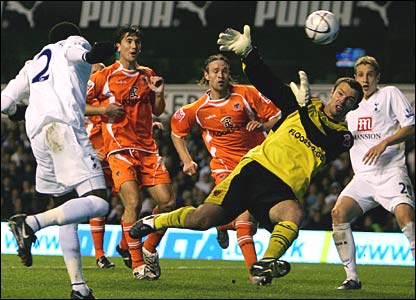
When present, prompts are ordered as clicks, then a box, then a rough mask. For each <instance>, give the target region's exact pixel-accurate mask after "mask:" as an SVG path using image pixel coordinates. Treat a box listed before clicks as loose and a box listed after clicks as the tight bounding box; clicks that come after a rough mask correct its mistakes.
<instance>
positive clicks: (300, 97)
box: [290, 71, 311, 107]
mask: <svg viewBox="0 0 416 300" xmlns="http://www.w3.org/2000/svg"><path fill="white" fill-rule="evenodd" d="M299 79H300V88H298V87H297V85H296V83H294V82H293V81H292V82H291V83H290V88H291V89H292V92H293V94H295V97H296V100H297V101H298V104H299V106H300V107H304V106H306V105H308V104H309V102H310V101H311V90H310V87H309V81H308V75H306V73H305V72H304V71H299Z"/></svg>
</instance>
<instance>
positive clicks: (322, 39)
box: [305, 10, 339, 45]
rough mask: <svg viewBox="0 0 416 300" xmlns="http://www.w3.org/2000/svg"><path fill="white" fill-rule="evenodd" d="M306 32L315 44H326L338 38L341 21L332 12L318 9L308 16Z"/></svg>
mask: <svg viewBox="0 0 416 300" xmlns="http://www.w3.org/2000/svg"><path fill="white" fill-rule="evenodd" d="M305 32H306V35H307V36H308V38H309V39H310V40H311V41H312V42H314V43H315V44H320V45H326V44H329V43H331V42H333V41H334V40H335V39H336V38H337V36H338V32H339V23H338V20H337V18H336V17H335V15H334V14H333V13H332V12H330V11H327V10H317V11H314V12H313V13H311V14H310V15H309V16H308V17H307V18H306V21H305Z"/></svg>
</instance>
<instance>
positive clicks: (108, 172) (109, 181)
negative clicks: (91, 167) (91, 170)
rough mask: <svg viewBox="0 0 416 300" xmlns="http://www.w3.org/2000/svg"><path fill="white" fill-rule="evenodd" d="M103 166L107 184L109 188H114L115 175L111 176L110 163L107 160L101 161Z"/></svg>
mask: <svg viewBox="0 0 416 300" xmlns="http://www.w3.org/2000/svg"><path fill="white" fill-rule="evenodd" d="M101 168H102V169H103V173H104V179H105V185H106V186H107V187H109V188H112V187H113V185H114V182H113V177H112V176H111V169H110V165H109V164H108V161H107V160H102V161H101Z"/></svg>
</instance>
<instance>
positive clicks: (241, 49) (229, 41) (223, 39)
mask: <svg viewBox="0 0 416 300" xmlns="http://www.w3.org/2000/svg"><path fill="white" fill-rule="evenodd" d="M217 44H218V45H220V51H232V52H234V53H235V54H237V55H240V56H243V57H246V56H247V54H248V53H249V52H250V51H251V49H252V48H253V47H252V46H251V37H250V26H248V25H244V34H241V33H240V32H238V31H237V30H235V29H232V28H227V29H226V30H225V31H224V32H221V33H220V34H219V36H218V40H217Z"/></svg>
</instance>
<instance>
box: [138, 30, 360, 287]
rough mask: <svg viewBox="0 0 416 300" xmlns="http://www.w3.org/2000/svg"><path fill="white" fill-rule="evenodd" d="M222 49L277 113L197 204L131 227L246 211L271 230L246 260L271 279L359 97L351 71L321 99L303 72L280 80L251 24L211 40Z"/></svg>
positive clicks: (345, 142) (283, 267)
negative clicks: (254, 256)
mask: <svg viewBox="0 0 416 300" xmlns="http://www.w3.org/2000/svg"><path fill="white" fill-rule="evenodd" d="M217 43H218V44H219V45H220V50H222V51H232V52H234V53H235V54H237V55H239V56H241V58H242V59H243V62H244V64H243V65H244V71H245V73H246V74H247V76H248V78H249V79H250V81H251V83H252V84H253V85H254V86H255V87H256V88H257V89H258V90H259V91H260V92H261V93H262V94H263V95H265V96H266V97H268V98H269V99H271V101H273V103H274V104H276V106H278V107H279V108H280V109H281V111H282V119H281V120H280V121H279V122H278V123H277V124H276V125H275V127H274V128H273V129H272V131H270V133H269V135H268V136H267V138H266V139H265V140H264V142H263V143H262V144H261V145H259V146H257V147H255V148H253V149H252V150H250V151H249V152H248V153H247V154H246V155H245V156H244V157H243V158H242V159H241V161H240V163H239V164H238V165H237V167H236V168H235V169H234V171H233V172H232V173H231V174H230V175H229V176H228V177H227V178H226V179H225V180H224V181H222V182H221V183H220V184H218V185H217V186H216V187H215V188H214V189H213V190H212V192H211V193H210V194H209V195H208V197H207V198H206V199H205V201H204V202H203V203H202V204H201V205H200V206H198V207H197V208H194V207H191V206H186V207H182V208H180V209H177V210H175V211H172V212H169V213H164V214H159V215H152V216H148V217H146V218H143V219H141V220H139V221H137V222H136V224H135V225H134V226H133V227H132V229H131V231H130V235H132V236H133V237H135V238H136V237H141V236H144V235H146V234H148V233H150V232H153V231H155V230H159V229H162V228H169V227H175V228H187V229H193V230H206V229H209V228H211V227H213V226H217V225H221V224H225V223H227V222H229V221H231V220H233V219H234V218H235V217H237V216H238V215H239V214H241V213H242V212H244V211H245V210H249V211H250V212H251V213H252V214H253V216H255V218H256V219H257V220H259V222H260V224H261V225H262V226H263V227H264V228H265V229H267V230H268V231H270V232H271V237H270V241H269V245H268V248H267V249H266V252H265V254H264V256H263V258H262V259H261V260H259V261H257V262H255V263H254V264H253V265H252V267H251V270H250V272H251V274H252V275H253V279H252V282H253V284H255V285H267V284H270V283H271V281H272V279H273V277H282V276H284V275H286V274H287V273H288V272H289V271H290V264H289V263H288V262H286V261H283V260H279V258H280V257H281V256H282V255H283V254H284V253H285V251H286V250H287V249H288V248H289V247H290V245H291V244H292V242H293V241H294V240H295V239H296V238H297V236H298V232H299V226H300V224H301V221H302V219H303V210H302V207H301V205H300V203H299V199H302V198H303V197H304V194H305V193H306V192H307V190H308V188H309V185H310V182H311V179H312V178H313V176H314V175H315V174H316V173H317V172H318V171H319V169H321V168H322V167H323V166H324V165H326V164H327V163H328V162H330V161H331V160H333V159H335V158H336V157H337V156H338V155H339V154H340V153H343V152H346V151H348V150H349V149H350V148H351V146H352V144H353V137H352V135H351V133H350V132H349V131H348V129H347V125H346V123H345V121H344V119H345V115H346V114H347V112H349V111H351V110H353V109H356V108H357V107H358V103H359V102H360V101H361V99H362V97H363V90H362V88H361V85H360V84H359V83H358V82H357V81H355V80H354V79H353V78H340V79H338V80H337V81H336V82H335V85H334V87H333V89H332V93H331V99H329V102H328V103H327V105H324V104H323V103H322V101H321V100H319V99H317V98H313V97H311V95H310V90H309V83H308V78H307V75H306V73H305V72H303V71H300V72H299V76H300V86H299V87H298V86H297V85H296V84H295V83H293V82H291V83H290V85H289V86H288V85H286V84H284V83H283V82H282V81H281V80H280V79H279V78H278V77H277V76H276V75H275V74H273V73H272V72H271V70H270V69H269V68H268V66H267V65H265V63H264V62H263V60H262V58H261V56H260V55H259V52H258V50H257V48H256V47H253V46H252V45H251V37H250V27H249V26H247V25H246V26H245V27H244V34H241V33H240V32H238V31H236V30H234V29H227V30H226V31H225V32H223V33H220V35H219V39H218V42H217Z"/></svg>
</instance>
